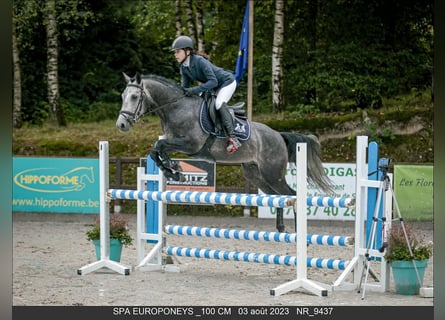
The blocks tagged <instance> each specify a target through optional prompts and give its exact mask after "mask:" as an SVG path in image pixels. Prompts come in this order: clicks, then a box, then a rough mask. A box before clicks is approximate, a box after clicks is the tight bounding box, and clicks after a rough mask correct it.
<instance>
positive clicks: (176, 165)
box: [171, 160, 184, 172]
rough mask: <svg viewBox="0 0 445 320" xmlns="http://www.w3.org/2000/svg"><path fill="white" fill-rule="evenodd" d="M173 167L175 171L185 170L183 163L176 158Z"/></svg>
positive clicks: (172, 163)
mask: <svg viewBox="0 0 445 320" xmlns="http://www.w3.org/2000/svg"><path fill="white" fill-rule="evenodd" d="M171 168H172V170H173V171H181V172H182V171H184V170H183V169H182V167H181V165H180V164H179V161H176V160H172V162H171Z"/></svg>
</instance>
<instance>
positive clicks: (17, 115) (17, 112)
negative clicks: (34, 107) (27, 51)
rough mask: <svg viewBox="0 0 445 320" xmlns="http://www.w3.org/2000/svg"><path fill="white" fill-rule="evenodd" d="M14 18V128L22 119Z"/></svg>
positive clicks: (19, 126) (19, 125)
mask: <svg viewBox="0 0 445 320" xmlns="http://www.w3.org/2000/svg"><path fill="white" fill-rule="evenodd" d="M15 24H16V20H15V19H14V17H13V18H12V64H13V68H14V98H13V99H14V101H13V113H12V122H13V126H14V128H21V127H22V125H23V119H22V79H21V75H20V72H21V71H20V55H19V48H18V47H19V46H18V43H17V41H18V40H17V34H16V25H15Z"/></svg>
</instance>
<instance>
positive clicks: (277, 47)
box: [272, 0, 284, 112]
mask: <svg viewBox="0 0 445 320" xmlns="http://www.w3.org/2000/svg"><path fill="white" fill-rule="evenodd" d="M283 35H284V1H283V0H275V27H274V37H273V45H272V111H273V112H280V111H282V110H283V105H284V101H283V66H282V60H283Z"/></svg>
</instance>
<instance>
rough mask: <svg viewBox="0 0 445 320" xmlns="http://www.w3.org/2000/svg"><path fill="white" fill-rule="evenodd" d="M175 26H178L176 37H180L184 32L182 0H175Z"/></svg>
mask: <svg viewBox="0 0 445 320" xmlns="http://www.w3.org/2000/svg"><path fill="white" fill-rule="evenodd" d="M175 27H176V37H179V36H180V35H181V34H182V23H181V0H176V1H175Z"/></svg>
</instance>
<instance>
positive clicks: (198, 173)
mask: <svg viewBox="0 0 445 320" xmlns="http://www.w3.org/2000/svg"><path fill="white" fill-rule="evenodd" d="M174 160H176V161H178V162H179V165H180V167H181V168H182V174H183V176H184V181H174V180H171V179H166V182H165V190H180V191H201V192H215V189H216V188H215V185H216V184H215V174H216V166H215V163H210V162H207V161H202V160H194V159H187V160H185V159H174Z"/></svg>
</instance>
